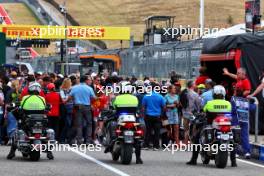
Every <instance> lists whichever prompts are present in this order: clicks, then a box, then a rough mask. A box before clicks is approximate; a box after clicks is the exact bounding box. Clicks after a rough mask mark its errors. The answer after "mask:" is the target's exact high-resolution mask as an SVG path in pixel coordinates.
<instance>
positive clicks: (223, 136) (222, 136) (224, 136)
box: [221, 134, 229, 140]
mask: <svg viewBox="0 0 264 176" xmlns="http://www.w3.org/2000/svg"><path fill="white" fill-rule="evenodd" d="M221 139H223V140H228V139H229V134H221Z"/></svg>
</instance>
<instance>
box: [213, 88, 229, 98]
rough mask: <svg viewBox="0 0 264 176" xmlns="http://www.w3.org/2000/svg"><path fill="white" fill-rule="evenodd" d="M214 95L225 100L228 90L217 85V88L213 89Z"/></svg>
mask: <svg viewBox="0 0 264 176" xmlns="http://www.w3.org/2000/svg"><path fill="white" fill-rule="evenodd" d="M213 94H214V95H215V96H219V95H220V96H223V98H224V97H225V96H226V90H225V88H224V87H223V86H221V85H217V86H214V89H213Z"/></svg>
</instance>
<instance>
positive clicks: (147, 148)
mask: <svg viewBox="0 0 264 176" xmlns="http://www.w3.org/2000/svg"><path fill="white" fill-rule="evenodd" d="M141 149H142V150H149V147H142V148H141Z"/></svg>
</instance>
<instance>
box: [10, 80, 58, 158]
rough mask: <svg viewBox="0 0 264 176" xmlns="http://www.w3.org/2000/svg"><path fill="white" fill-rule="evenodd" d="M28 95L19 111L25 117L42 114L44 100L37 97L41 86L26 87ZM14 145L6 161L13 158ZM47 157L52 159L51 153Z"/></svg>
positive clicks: (36, 84)
mask: <svg viewBox="0 0 264 176" xmlns="http://www.w3.org/2000/svg"><path fill="white" fill-rule="evenodd" d="M28 91H29V95H27V96H24V97H23V99H22V101H21V103H20V109H21V110H22V111H23V113H24V114H25V115H28V114H44V113H45V109H46V102H45V99H44V98H43V97H41V96H39V93H40V92H41V86H40V84H39V83H37V82H33V83H31V84H30V85H29V87H28ZM19 118H20V114H18V115H16V119H19ZM15 152H16V145H15V144H14V143H13V144H12V145H11V150H10V152H9V154H8V156H7V159H12V158H14V157H15ZM47 157H48V158H49V159H53V158H54V157H53V154H52V152H51V151H48V152H47Z"/></svg>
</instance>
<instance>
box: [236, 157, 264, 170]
mask: <svg viewBox="0 0 264 176" xmlns="http://www.w3.org/2000/svg"><path fill="white" fill-rule="evenodd" d="M237 160H238V161H240V162H242V163H246V164H249V165H252V166H257V167H261V168H264V165H261V164H257V163H253V162H250V161H245V160H242V159H237Z"/></svg>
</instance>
